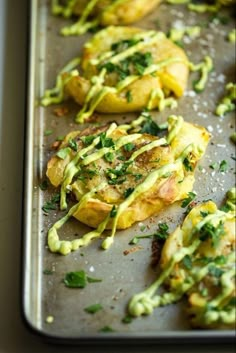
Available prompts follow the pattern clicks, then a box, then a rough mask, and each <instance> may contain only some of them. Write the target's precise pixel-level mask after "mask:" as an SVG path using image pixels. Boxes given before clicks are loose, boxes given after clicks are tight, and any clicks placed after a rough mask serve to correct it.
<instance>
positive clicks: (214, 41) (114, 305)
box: [23, 0, 235, 342]
mask: <svg viewBox="0 0 236 353" xmlns="http://www.w3.org/2000/svg"><path fill="white" fill-rule="evenodd" d="M49 3H50V2H49V1H45V0H38V1H32V2H31V28H30V67H29V91H28V117H27V134H26V154H25V159H26V167H25V171H26V173H25V195H24V202H25V217H24V243H23V272H24V273H23V275H24V279H23V311H24V316H25V319H26V321H27V323H28V324H29V325H30V327H31V328H33V329H34V330H36V331H37V332H39V333H40V334H43V335H44V336H45V337H51V338H55V339H64V340H69V341H71V342H74V341H77V342H83V341H84V340H89V339H93V341H96V340H103V339H105V340H107V339H108V338H110V339H124V340H126V341H127V340H129V339H133V340H137V339H138V340H141V341H144V340H145V339H148V340H155V341H160V340H162V341H163V340H164V341H166V342H167V341H168V342H169V340H170V338H171V339H172V340H188V339H193V338H196V339H199V338H200V339H211V338H214V340H215V339H220V340H222V339H224V338H225V339H230V338H233V335H234V332H232V331H211V330H192V329H190V327H189V325H188V322H187V320H186V318H185V314H184V302H181V303H178V304H174V305H169V306H166V307H162V308H158V309H155V310H154V313H153V314H152V315H151V316H147V317H141V318H137V319H134V320H133V321H132V323H131V324H124V323H122V318H123V317H124V316H125V315H126V307H127V304H128V302H129V300H130V298H131V297H132V296H133V295H134V294H136V293H138V292H140V291H142V290H143V289H144V288H145V287H147V286H148V285H149V284H150V283H151V282H152V281H153V280H154V278H155V276H156V274H155V270H154V269H153V268H152V266H151V240H150V239H147V240H143V241H142V242H141V243H140V245H141V246H142V249H141V250H140V251H138V252H135V253H131V254H129V255H126V256H125V255H124V251H125V250H126V249H129V248H130V245H129V241H130V240H131V239H132V238H133V237H134V236H135V235H140V234H145V233H147V234H151V233H152V232H154V231H155V230H156V228H157V222H159V221H161V222H167V223H168V225H169V227H170V230H173V229H174V228H175V226H176V224H177V223H179V222H180V221H181V220H182V219H183V211H184V210H183V209H182V208H181V207H180V204H175V205H172V206H171V207H168V209H167V210H165V211H163V212H161V213H160V214H159V215H158V216H156V217H152V218H151V219H148V220H146V221H145V222H142V224H135V225H134V226H133V227H132V228H130V229H128V230H125V231H118V232H117V235H116V238H115V242H114V244H113V245H112V247H111V248H110V249H109V250H108V251H103V250H101V248H100V245H101V240H95V241H93V242H92V244H91V245H90V246H89V247H87V248H81V249H80V250H79V251H76V252H73V253H71V254H69V255H68V256H65V257H64V256H61V255H58V254H52V253H50V252H49V250H48V248H47V246H46V242H47V240H46V238H47V231H48V229H49V228H50V226H51V225H52V224H53V223H54V222H55V221H56V220H57V219H59V218H60V217H61V215H62V213H61V212H58V211H50V212H49V214H48V215H45V214H44V213H43V211H42V206H43V204H44V203H45V202H46V201H48V200H50V198H51V196H52V195H53V194H55V190H53V189H52V188H48V190H46V191H42V190H41V189H40V187H39V184H40V183H41V182H42V181H43V180H45V170H46V163H47V160H48V159H49V158H50V156H51V155H52V154H53V153H54V152H53V151H52V149H51V145H52V143H53V141H54V140H55V138H56V137H57V136H61V135H65V134H66V133H67V132H69V131H72V130H75V129H78V128H81V127H80V126H78V125H77V124H75V123H74V116H75V114H76V111H77V109H78V107H76V105H75V104H74V103H72V102H69V103H66V104H63V106H66V107H68V109H69V114H67V116H66V117H57V116H56V115H55V113H54V109H55V108H56V107H57V106H50V107H47V108H43V107H41V106H40V105H39V97H40V96H42V95H43V92H44V90H45V89H46V88H50V87H52V86H53V85H54V82H55V77H56V75H57V73H58V71H59V70H60V69H61V68H62V67H63V66H64V65H65V63H66V62H68V61H69V60H70V59H71V58H73V57H75V56H78V55H80V53H81V46H82V44H83V43H84V42H85V41H86V40H87V39H88V38H89V37H90V36H91V34H86V35H83V36H81V37H67V38H63V37H61V36H60V35H59V29H60V28H61V27H62V26H64V25H65V24H68V21H65V20H63V19H62V18H59V17H58V18H56V17H53V16H51V14H50V4H49ZM220 15H221V16H227V17H228V16H229V12H228V10H224V11H221V14H220ZM210 17H211V15H210V14H196V13H193V12H188V11H187V10H186V7H185V6H170V5H168V4H161V6H159V7H158V8H157V9H156V11H153V12H152V13H151V14H150V15H149V16H147V17H146V18H145V19H143V20H142V21H140V22H139V23H136V24H135V25H136V26H140V27H143V28H154V29H161V30H163V31H164V32H167V31H168V29H169V28H170V27H172V26H173V25H175V26H178V25H182V24H183V23H184V24H185V25H188V26H192V25H198V24H204V23H207V22H208V23H209V18H210ZM233 26H234V20H233V19H232V17H231V18H230V20H229V23H228V24H227V25H223V24H221V23H217V21H216V20H215V21H212V22H210V25H208V26H207V27H203V28H202V34H201V36H200V37H199V38H198V39H195V40H185V42H184V48H185V50H186V52H187V54H188V56H189V58H190V60H191V61H193V62H195V63H197V62H199V61H201V60H202V59H203V57H204V56H205V55H210V56H211V57H212V58H213V61H214V68H215V71H214V72H212V73H211V75H210V79H209V81H208V83H207V87H206V90H205V91H204V92H203V93H201V94H195V93H194V91H193V90H192V81H193V79H194V78H195V74H191V75H190V79H189V86H188V89H187V91H186V94H185V96H184V97H183V98H181V99H180V100H179V104H178V108H177V109H175V110H174V111H171V110H169V109H166V110H165V111H163V112H162V113H157V112H154V113H153V117H154V118H155V119H156V118H158V121H162V120H165V119H166V118H167V117H168V115H170V114H172V113H174V114H176V115H177V114H180V115H182V116H183V117H184V119H185V120H187V121H191V122H194V123H198V124H200V125H203V126H205V127H207V128H208V129H209V131H210V132H211V134H212V139H211V142H210V144H209V147H208V149H207V152H206V155H205V157H204V158H203V159H202V160H201V161H200V163H199V165H200V166H201V170H199V169H198V168H197V169H196V174H195V176H196V182H195V185H194V191H195V192H196V193H197V201H201V200H205V199H209V198H212V199H213V200H214V201H216V202H217V203H218V204H219V205H220V203H221V202H222V201H223V199H224V195H225V192H226V191H227V190H228V189H229V188H230V187H232V186H233V184H234V181H235V176H234V163H235V162H234V160H233V159H232V158H231V157H232V156H234V153H235V152H234V145H233V144H232V143H231V142H230V141H229V136H230V135H231V134H232V132H233V131H234V129H235V122H234V113H230V114H228V115H227V116H225V117H224V118H219V117H216V116H215V115H214V114H213V112H214V110H215V107H216V104H217V102H218V101H219V99H220V98H222V96H223V94H224V85H225V83H226V82H228V81H232V79H233V77H235V75H234V74H235V72H234V68H235V46H234V44H232V43H229V42H228V41H227V40H226V35H227V33H228V31H229V30H230V29H232V28H233ZM136 116H137V114H129V115H127V114H122V115H114V114H107V115H104V114H98V122H102V121H104V122H109V121H114V120H115V121H117V122H124V121H129V120H131V119H132V118H134V117H136ZM46 130H52V131H53V133H52V134H51V135H49V136H44V135H45V134H44V133H45V131H46ZM222 160H227V162H228V164H229V170H228V171H227V172H226V173H219V172H214V171H213V170H212V169H210V168H209V165H210V164H211V163H212V162H219V161H222ZM143 226H146V229H145V230H144V231H143V232H142V229H143ZM86 230H88V227H86V226H84V225H82V224H80V223H79V222H78V221H76V220H73V219H71V220H70V221H69V222H68V223H67V224H66V225H65V226H64V227H63V229H62V231H60V236H61V237H62V238H63V239H74V238H76V237H78V236H79V235H81V234H83V233H85V232H86ZM45 270H49V271H52V274H50V275H46V274H44V272H45ZM78 270H84V271H85V272H86V273H87V274H88V275H90V276H91V277H96V278H101V279H102V282H100V283H93V284H89V285H88V286H87V287H86V288H84V289H70V288H66V287H65V285H64V284H63V282H62V280H63V278H64V276H65V274H66V273H67V272H71V271H78ZM94 303H100V304H102V306H103V308H104V309H103V310H102V311H100V312H98V313H96V314H95V315H89V314H88V313H86V312H85V311H84V308H85V307H87V306H89V305H91V304H94ZM48 316H53V318H54V320H53V322H52V323H51V324H49V323H47V317H48ZM105 326H109V327H112V329H113V330H114V332H112V333H111V332H109V333H101V332H100V330H101V329H102V328H103V327H105Z"/></svg>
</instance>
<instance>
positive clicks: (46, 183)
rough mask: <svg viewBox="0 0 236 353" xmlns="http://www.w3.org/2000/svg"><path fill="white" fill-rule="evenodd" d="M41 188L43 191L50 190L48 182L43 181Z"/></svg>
mask: <svg viewBox="0 0 236 353" xmlns="http://www.w3.org/2000/svg"><path fill="white" fill-rule="evenodd" d="M39 187H40V189H41V190H43V191H45V190H47V188H48V181H47V180H43V181H42V182H41V183H40V184H39Z"/></svg>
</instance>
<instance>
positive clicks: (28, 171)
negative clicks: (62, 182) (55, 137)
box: [20, 0, 235, 345]
mask: <svg viewBox="0 0 236 353" xmlns="http://www.w3.org/2000/svg"><path fill="white" fill-rule="evenodd" d="M39 2H40V0H31V1H29V2H28V8H27V12H28V15H29V16H28V24H27V27H28V50H27V63H28V70H27V77H26V80H27V87H26V117H25V129H26V130H25V131H26V132H25V143H24V171H23V176H24V178H23V179H24V185H23V200H22V203H23V216H22V243H21V256H22V257H21V308H20V309H21V311H20V314H21V317H22V321H23V323H24V324H25V326H26V327H27V329H29V330H30V331H31V332H32V333H33V334H36V335H37V336H40V337H41V338H43V339H45V340H47V341H49V342H52V343H66V344H68V343H69V344H88V343H89V344H92V345H93V344H97V343H102V344H104V343H106V344H109V343H117V344H120V345H122V344H127V343H128V344H130V343H137V342H138V344H146V343H157V344H158V343H160V344H163V343H164V344H176V343H189V342H191V343H193V342H196V343H212V342H214V343H215V342H221V343H223V342H224V343H232V342H234V340H235V330H204V329H202V330H199V329H198V330H194V329H193V330H189V331H184V330H180V331H165V332H156V331H151V332H148V333H139V332H127V333H124V332H122V333H121V332H114V333H102V334H101V333H97V334H83V335H81V336H77V337H74V336H61V335H57V334H51V333H48V332H46V331H45V330H43V329H42V328H40V327H39V326H38V325H37V324H35V322H34V320H33V318H32V317H31V316H30V315H29V312H28V309H27V306H28V305H29V304H27V301H28V299H27V296H26V292H27V289H28V286H29V278H30V271H27V269H28V268H29V267H30V264H31V259H30V256H28V255H29V254H28V252H29V249H28V247H27V244H29V242H30V234H31V225H30V222H29V220H30V219H31V216H32V207H30V205H32V200H33V185H32V174H33V173H32V163H31V162H32V158H33V127H34V121H33V115H34V114H33V110H34V99H33V98H34V95H35V94H34V84H35V74H36V67H35V61H36V57H35V54H36V31H37V25H36V23H37V9H38V4H39ZM157 333H158V334H157ZM213 340H214V341H213Z"/></svg>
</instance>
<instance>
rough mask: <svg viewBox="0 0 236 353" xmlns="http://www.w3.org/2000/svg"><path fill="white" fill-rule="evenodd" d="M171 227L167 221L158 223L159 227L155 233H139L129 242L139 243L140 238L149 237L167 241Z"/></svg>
mask: <svg viewBox="0 0 236 353" xmlns="http://www.w3.org/2000/svg"><path fill="white" fill-rule="evenodd" d="M168 230H169V227H168V225H167V223H159V224H158V229H157V231H156V232H155V233H153V234H148V235H139V236H138V235H137V236H135V237H134V238H133V239H131V240H130V242H129V244H130V245H132V244H135V245H136V244H138V243H139V241H140V239H148V238H153V237H154V238H156V239H157V240H159V241H162V242H163V241H165V240H166V239H167V237H168V236H169V232H168Z"/></svg>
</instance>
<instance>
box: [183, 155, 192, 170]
mask: <svg viewBox="0 0 236 353" xmlns="http://www.w3.org/2000/svg"><path fill="white" fill-rule="evenodd" d="M183 165H184V168H185V169H186V171H187V172H192V171H193V166H192V164H191V162H190V161H189V159H188V157H186V158H185V159H184V160H183Z"/></svg>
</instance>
